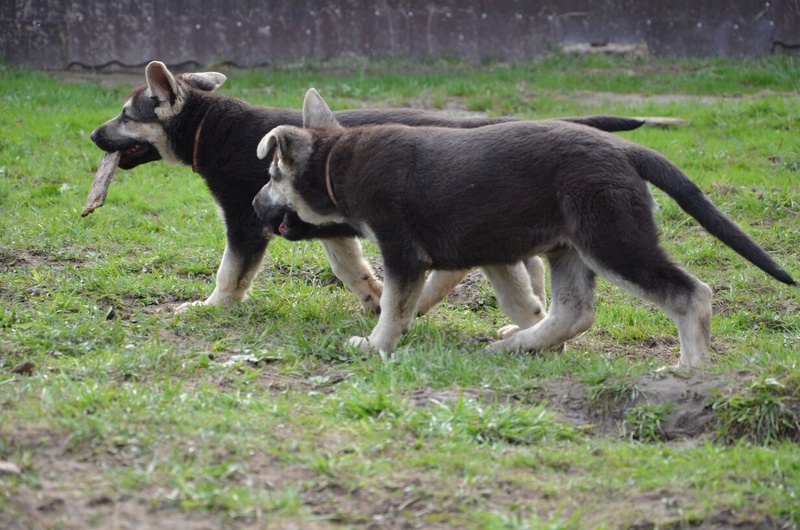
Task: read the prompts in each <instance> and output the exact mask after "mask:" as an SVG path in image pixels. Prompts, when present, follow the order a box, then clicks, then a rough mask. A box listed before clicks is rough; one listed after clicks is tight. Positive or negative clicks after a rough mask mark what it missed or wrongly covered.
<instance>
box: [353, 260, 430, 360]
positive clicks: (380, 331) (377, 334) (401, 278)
mask: <svg viewBox="0 0 800 530" xmlns="http://www.w3.org/2000/svg"><path fill="white" fill-rule="evenodd" d="M384 263H385V262H384ZM424 284H425V272H424V271H423V270H421V269H419V268H418V267H416V268H415V267H413V266H410V267H403V268H399V270H398V269H394V270H393V269H391V268H389V267H388V266H386V278H385V285H384V288H383V297H382V298H381V316H380V317H379V318H378V324H377V325H376V326H375V328H374V329H373V330H372V333H371V334H370V336H369V337H368V338H364V337H350V339H349V340H348V342H347V343H348V344H349V345H350V346H356V347H358V348H359V349H360V350H361V351H364V352H367V351H380V352H384V353H390V352H392V351H394V348H395V346H397V343H398V342H400V339H401V338H402V337H403V335H404V334H405V333H406V332H407V331H408V330H409V328H411V323H412V322H413V320H414V314H415V312H416V308H417V304H418V302H419V296H420V293H421V292H422V286H423V285H424Z"/></svg>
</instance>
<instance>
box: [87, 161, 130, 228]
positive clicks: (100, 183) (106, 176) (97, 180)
mask: <svg viewBox="0 0 800 530" xmlns="http://www.w3.org/2000/svg"><path fill="white" fill-rule="evenodd" d="M121 156H122V153H120V152H119V151H114V152H113V153H106V154H104V155H103V158H101V159H100V165H99V166H98V168H97V173H95V175H94V182H92V188H91V189H90V190H89V195H88V196H87V197H86V205H85V206H84V207H83V212H82V213H81V217H86V216H87V215H89V214H90V213H92V212H93V211H95V210H96V209H98V208H100V207H101V206H102V205H103V204H105V202H106V194H107V193H108V187H109V186H110V185H111V179H112V178H113V177H114V171H116V170H117V166H118V165H119V159H120V158H121Z"/></svg>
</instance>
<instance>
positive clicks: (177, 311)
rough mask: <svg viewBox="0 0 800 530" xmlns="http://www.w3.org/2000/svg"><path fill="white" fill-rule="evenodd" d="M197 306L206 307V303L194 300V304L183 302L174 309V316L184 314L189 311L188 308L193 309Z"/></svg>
mask: <svg viewBox="0 0 800 530" xmlns="http://www.w3.org/2000/svg"><path fill="white" fill-rule="evenodd" d="M197 305H206V302H205V301H204V300H195V301H194V302H184V303H182V304H181V305H179V306H178V307H176V308H175V314H176V315H180V314H181V313H185V312H187V311H188V310H189V308H190V307H194V306H197Z"/></svg>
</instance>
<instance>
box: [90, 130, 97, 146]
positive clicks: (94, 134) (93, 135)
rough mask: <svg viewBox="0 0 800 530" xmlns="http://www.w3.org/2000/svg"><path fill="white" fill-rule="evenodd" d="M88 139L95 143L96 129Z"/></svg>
mask: <svg viewBox="0 0 800 530" xmlns="http://www.w3.org/2000/svg"><path fill="white" fill-rule="evenodd" d="M89 138H91V140H92V141H93V142H94V143H97V130H96V129H95V130H94V131H92V134H90V135H89Z"/></svg>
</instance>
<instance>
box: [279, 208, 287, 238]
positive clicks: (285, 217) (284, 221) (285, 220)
mask: <svg viewBox="0 0 800 530" xmlns="http://www.w3.org/2000/svg"><path fill="white" fill-rule="evenodd" d="M288 220H289V214H288V213H285V214H283V221H281V225H280V226H279V227H278V233H279V234H280V235H283V233H284V232H286V222H287V221H288Z"/></svg>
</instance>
